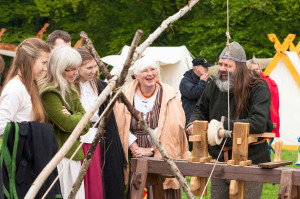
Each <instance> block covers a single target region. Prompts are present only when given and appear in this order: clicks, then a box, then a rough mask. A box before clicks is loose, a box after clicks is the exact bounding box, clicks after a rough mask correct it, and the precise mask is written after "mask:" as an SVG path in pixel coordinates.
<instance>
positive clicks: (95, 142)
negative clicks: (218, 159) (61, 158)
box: [68, 30, 143, 199]
mask: <svg viewBox="0 0 300 199" xmlns="http://www.w3.org/2000/svg"><path fill="white" fill-rule="evenodd" d="M81 34H82V36H84V39H85V42H86V44H88V46H89V49H91V50H89V51H90V53H94V55H92V56H93V57H98V58H97V59H98V61H100V62H101V59H100V57H99V55H98V54H97V53H95V52H96V51H94V46H93V44H92V42H91V40H89V39H88V38H87V36H85V33H84V32H82V33H81ZM142 34H143V31H141V30H137V31H136V34H135V36H134V38H133V41H132V43H131V47H130V50H129V52H128V56H127V59H126V61H125V64H124V67H123V70H122V72H121V75H120V77H119V78H118V80H117V82H119V85H121V86H122V85H123V84H124V80H125V78H126V75H127V73H128V69H129V67H130V66H131V65H130V64H131V62H132V57H133V54H134V52H135V49H136V47H137V45H138V43H139V40H140V39H141V36H142ZM99 64H100V63H99ZM105 68H106V67H105ZM117 84H118V83H117ZM118 89H119V88H118ZM121 93H122V90H121V89H119V90H118V92H117V93H116V94H115V96H114V97H113V99H112V100H111V101H110V103H109V104H108V106H107V107H106V108H105V110H104V111H103V113H102V114H101V116H100V118H101V117H102V116H103V119H101V121H100V125H99V127H98V130H97V133H96V135H95V137H94V140H93V142H92V144H91V147H90V149H89V151H88V153H87V155H86V157H85V158H84V160H83V163H82V165H81V168H80V171H79V174H78V177H77V178H76V181H75V183H74V185H73V188H72V191H71V192H70V195H69V197H68V198H69V199H72V198H75V196H76V194H77V192H78V190H79V188H80V185H81V183H82V180H83V179H84V176H85V174H86V172H87V170H88V167H89V166H90V163H91V161H92V159H93V156H94V153H95V150H96V148H97V145H98V143H99V140H100V138H101V136H102V134H103V132H105V126H106V123H107V121H108V119H109V116H110V114H111V112H112V111H113V107H114V105H115V102H116V99H117V98H118V97H119V95H120V94H121ZM97 123H98V121H97Z"/></svg>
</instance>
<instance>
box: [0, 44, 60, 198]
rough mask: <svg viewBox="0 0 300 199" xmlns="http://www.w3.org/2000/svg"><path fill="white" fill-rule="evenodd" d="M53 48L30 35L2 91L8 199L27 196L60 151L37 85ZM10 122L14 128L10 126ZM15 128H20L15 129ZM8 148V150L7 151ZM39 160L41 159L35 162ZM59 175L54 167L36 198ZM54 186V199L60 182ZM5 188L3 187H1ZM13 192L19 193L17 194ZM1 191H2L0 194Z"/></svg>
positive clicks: (1, 125)
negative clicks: (12, 167) (10, 159)
mask: <svg viewBox="0 0 300 199" xmlns="http://www.w3.org/2000/svg"><path fill="white" fill-rule="evenodd" d="M50 50H51V49H50V47H49V46H48V45H47V44H46V43H45V42H44V41H42V40H41V39H37V38H29V39H26V40H24V41H23V42H22V43H21V44H20V45H19V46H18V48H17V51H16V56H15V57H14V59H13V62H12V65H11V67H10V70H9V73H8V75H7V78H6V80H5V83H4V86H3V90H2V92H1V97H0V135H1V137H2V135H3V133H4V129H5V127H6V126H7V129H6V131H5V135H4V139H3V143H2V153H1V156H2V157H3V163H2V172H1V174H2V173H3V180H4V184H5V186H4V187H5V189H6V190H7V192H6V194H5V196H6V198H9V197H12V196H13V197H14V198H16V197H18V198H24V196H25V194H26V193H27V191H28V189H29V188H30V186H31V184H32V183H33V182H34V180H35V178H36V176H37V175H38V174H39V173H40V172H41V171H42V169H43V168H44V167H45V166H46V165H47V163H48V162H49V161H50V160H51V158H52V157H53V156H54V155H55V153H56V152H57V147H58V146H57V141H56V139H55V137H54V136H53V128H52V126H51V125H49V124H44V122H45V120H46V117H45V114H44V110H43V105H42V101H41V99H40V95H39V92H38V86H37V79H38V78H40V76H41V75H42V74H43V73H44V72H45V71H47V66H46V63H47V61H48V58H49V53H50ZM33 105H34V106H33ZM33 121H35V122H33ZM10 122H16V123H15V124H14V123H10ZM21 122H22V123H21ZM23 122H24V123H23ZM7 124H9V125H7ZM10 125H11V128H9V127H10ZM16 126H18V128H17V127H16ZM15 129H18V130H17V131H15ZM10 131H11V132H10ZM19 134H21V135H22V136H19V139H18V141H14V137H15V136H17V135H19ZM5 137H6V139H5ZM29 146H30V147H29ZM43 147H47V148H43ZM14 148H17V149H18V150H17V151H15V153H14V154H15V156H16V158H15V159H14V158H12V162H10V161H8V160H9V158H7V155H8V154H9V152H11V153H13V152H12V151H13V150H14ZM5 150H6V151H9V152H8V153H5V152H4V151H5ZM11 156H12V155H11ZM2 157H1V158H2ZM37 159H38V160H39V161H36V160H37ZM12 164H13V165H15V168H16V171H15V173H14V174H12V170H11V169H8V168H9V165H10V167H11V165H12ZM12 175H15V178H14V179H12V178H11V177H9V176H12ZM56 176H57V171H56V170H55V171H53V172H52V174H51V175H50V176H49V178H48V179H47V180H46V182H45V186H43V187H42V188H41V190H40V191H39V193H38V194H37V198H41V197H42V194H43V193H44V192H45V191H46V189H47V188H46V187H49V186H50V184H51V183H52V182H53V180H54V178H55V177H56ZM1 179H2V178H1ZM13 180H14V181H15V182H17V183H15V186H11V183H12V181H13ZM54 187H55V188H54V189H55V191H54V190H53V189H52V190H51V191H50V193H49V195H48V197H49V198H54V197H55V195H56V194H60V189H59V184H58V183H57V185H55V186H54ZM2 188H3V186H1V189H2ZM14 193H17V196H16V195H14ZM2 194H3V192H2ZM2 194H1V191H0V195H2ZM7 194H9V196H8V195H7ZM0 198H3V196H2V197H1V196H0Z"/></svg>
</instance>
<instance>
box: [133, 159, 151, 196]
mask: <svg viewBox="0 0 300 199" xmlns="http://www.w3.org/2000/svg"><path fill="white" fill-rule="evenodd" d="M147 173H148V160H144V159H139V160H138V161H137V166H136V170H135V172H134V176H133V186H132V187H131V198H132V199H140V198H143V193H144V188H145V185H146V179H147Z"/></svg>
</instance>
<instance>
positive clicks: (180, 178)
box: [80, 0, 199, 199]
mask: <svg viewBox="0 0 300 199" xmlns="http://www.w3.org/2000/svg"><path fill="white" fill-rule="evenodd" d="M198 2H199V0H190V1H189V3H188V4H187V5H186V6H185V7H184V8H182V9H180V10H179V12H177V13H176V14H174V15H172V16H170V17H169V18H168V19H166V20H165V21H163V23H162V24H161V25H160V26H159V27H158V28H157V29H156V30H155V31H154V32H153V33H152V34H151V35H150V36H149V37H148V38H147V39H146V40H145V41H144V42H143V43H142V44H141V45H140V46H139V48H138V49H137V51H136V52H135V53H134V55H133V60H132V62H131V65H133V64H134V62H135V61H136V60H137V59H138V58H139V57H140V56H141V55H142V53H143V52H144V51H145V49H146V48H147V47H148V46H150V45H151V44H152V42H153V41H154V40H155V39H156V38H157V37H158V36H159V35H160V34H161V33H162V32H163V31H164V30H165V29H166V28H167V27H168V26H169V25H170V24H172V23H174V22H175V21H176V20H178V19H179V18H181V17H182V16H184V15H185V14H186V13H187V12H188V11H190V10H191V9H192V7H193V6H194V5H195V4H196V3H198ZM80 36H81V37H83V39H84V40H85V42H86V48H87V49H88V50H89V51H90V53H91V54H92V56H93V57H94V59H95V60H96V62H97V64H103V62H102V61H101V59H100V56H99V55H98V53H97V51H96V50H95V49H94V47H93V45H92V42H91V40H89V39H88V37H87V35H86V34H85V33H84V32H81V33H80ZM85 38H87V39H85ZM98 62H99V63H98ZM103 65H104V64H103ZM100 70H101V71H102V73H103V74H104V76H105V77H106V78H107V79H110V78H111V74H110V73H109V72H108V70H107V68H106V67H105V65H104V67H100ZM125 77H126V76H125ZM120 98H121V100H122V102H123V103H124V104H125V105H126V107H127V108H128V110H129V111H130V113H131V114H132V116H133V117H134V118H135V119H136V120H137V121H138V122H142V120H140V119H139V118H138V114H137V111H136V110H135V108H134V107H133V106H132V105H131V103H130V102H129V101H128V99H127V98H126V97H125V95H124V94H121V95H120ZM141 127H143V129H144V130H145V132H146V133H147V134H148V135H149V136H150V138H151V139H152V141H153V143H154V144H155V145H156V147H157V149H158V150H159V152H160V153H161V155H162V157H163V159H164V161H166V162H167V163H168V165H169V166H170V167H171V170H172V171H173V172H174V175H175V176H176V178H177V180H178V181H179V183H180V185H181V186H182V188H183V190H184V191H185V193H186V195H187V197H188V198H189V199H193V198H195V197H194V195H193V194H192V192H191V189H190V187H189V185H188V184H187V181H186V179H185V178H184V177H183V176H182V174H181V172H180V170H179V169H178V167H177V166H176V164H175V163H174V161H173V160H172V159H171V158H170V157H169V155H168V153H167V151H166V150H165V149H164V148H163V146H162V145H161V143H160V141H159V140H158V139H157V138H156V136H154V135H155V134H154V133H153V131H151V130H150V131H149V130H148V131H147V130H146V127H147V125H145V124H144V125H141ZM144 127H145V128H144ZM148 128H149V127H148ZM149 129H150V128H149Z"/></svg>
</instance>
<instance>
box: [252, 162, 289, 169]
mask: <svg viewBox="0 0 300 199" xmlns="http://www.w3.org/2000/svg"><path fill="white" fill-rule="evenodd" d="M291 164H293V162H292V161H281V162H279V163H276V162H265V163H260V164H258V167H261V168H264V169H273V168H278V167H281V166H285V165H291Z"/></svg>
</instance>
